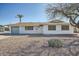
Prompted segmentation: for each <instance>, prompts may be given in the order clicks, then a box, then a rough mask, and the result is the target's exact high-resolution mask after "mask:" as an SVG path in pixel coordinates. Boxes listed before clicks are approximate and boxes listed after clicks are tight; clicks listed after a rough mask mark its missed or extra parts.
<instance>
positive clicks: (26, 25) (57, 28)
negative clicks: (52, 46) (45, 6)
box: [0, 20, 74, 34]
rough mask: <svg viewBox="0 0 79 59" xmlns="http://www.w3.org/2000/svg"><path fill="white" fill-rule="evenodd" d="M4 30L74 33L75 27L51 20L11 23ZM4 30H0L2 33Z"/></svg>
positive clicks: (21, 32)
mask: <svg viewBox="0 0 79 59" xmlns="http://www.w3.org/2000/svg"><path fill="white" fill-rule="evenodd" d="M2 32H3V33H8V34H73V33H74V27H73V26H71V25H70V24H69V23H67V22H64V21H60V20H53V21H50V22H21V23H16V24H9V25H8V26H7V27H5V28H4V31H2ZM2 32H1V31H0V33H1V34H2Z"/></svg>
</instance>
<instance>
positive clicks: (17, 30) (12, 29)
mask: <svg viewBox="0 0 79 59" xmlns="http://www.w3.org/2000/svg"><path fill="white" fill-rule="evenodd" d="M11 34H19V27H18V26H13V27H11Z"/></svg>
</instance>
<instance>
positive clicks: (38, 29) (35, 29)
mask: <svg viewBox="0 0 79 59" xmlns="http://www.w3.org/2000/svg"><path fill="white" fill-rule="evenodd" d="M19 32H20V34H41V33H42V28H41V27H36V26H34V27H33V30H25V27H23V26H21V27H20V28H19Z"/></svg>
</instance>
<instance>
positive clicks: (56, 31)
mask: <svg viewBox="0 0 79 59" xmlns="http://www.w3.org/2000/svg"><path fill="white" fill-rule="evenodd" d="M43 34H73V27H72V26H71V25H70V26H69V30H61V25H56V30H48V25H45V26H44V27H43Z"/></svg>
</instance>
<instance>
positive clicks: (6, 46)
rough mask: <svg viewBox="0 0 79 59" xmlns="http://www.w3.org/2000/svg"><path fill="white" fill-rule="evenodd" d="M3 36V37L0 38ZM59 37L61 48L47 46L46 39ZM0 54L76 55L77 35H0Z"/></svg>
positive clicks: (77, 52)
mask: <svg viewBox="0 0 79 59" xmlns="http://www.w3.org/2000/svg"><path fill="white" fill-rule="evenodd" d="M1 37H3V38H1ZM50 39H52V40H54V39H59V40H61V41H62V42H63V43H64V46H63V47H61V48H52V47H48V42H47V41H48V40H50ZM0 55H1V56H72V55H73V56H77V55H79V37H75V36H71V37H70V36H40V35H0Z"/></svg>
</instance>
